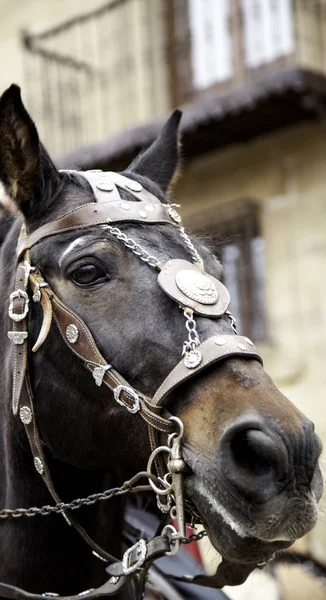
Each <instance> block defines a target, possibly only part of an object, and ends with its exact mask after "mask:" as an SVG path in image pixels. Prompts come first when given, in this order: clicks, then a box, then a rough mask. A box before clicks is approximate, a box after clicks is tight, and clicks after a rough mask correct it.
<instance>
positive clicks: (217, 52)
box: [189, 0, 233, 88]
mask: <svg viewBox="0 0 326 600" xmlns="http://www.w3.org/2000/svg"><path fill="white" fill-rule="evenodd" d="M229 17H230V1H229V0H219V1H218V2H216V0H189V21H190V35H191V63H192V73H193V84H194V87H195V88H206V87H209V86H210V85H212V84H213V83H218V82H221V81H225V80H226V79H229V78H230V77H231V76H232V72H233V65H232V40H231V36H230V32H229Z"/></svg>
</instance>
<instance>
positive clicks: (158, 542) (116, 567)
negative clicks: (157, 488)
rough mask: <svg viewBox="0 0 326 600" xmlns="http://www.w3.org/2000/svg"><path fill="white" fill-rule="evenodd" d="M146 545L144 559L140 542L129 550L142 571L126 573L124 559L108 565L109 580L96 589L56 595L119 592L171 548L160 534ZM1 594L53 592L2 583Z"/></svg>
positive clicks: (40, 598) (31, 598) (39, 599)
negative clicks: (142, 558)
mask: <svg viewBox="0 0 326 600" xmlns="http://www.w3.org/2000/svg"><path fill="white" fill-rule="evenodd" d="M144 545H145V547H146V556H145V558H144V560H143V561H140V560H139V554H138V551H137V548H139V544H135V546H134V547H133V549H130V550H129V551H127V553H128V558H129V561H128V562H129V563H130V565H131V567H132V566H133V565H136V564H137V562H138V563H139V568H140V569H142V571H140V570H138V569H137V568H135V570H131V571H130V572H129V573H125V567H124V565H123V561H117V562H115V563H114V564H113V565H110V566H109V567H107V569H106V572H107V574H108V575H109V579H108V581H106V583H104V584H103V585H101V586H100V587H98V588H96V589H90V590H88V591H87V592H86V591H85V592H81V593H79V594H76V595H74V596H59V595H56V594H55V596H56V597H57V598H59V600H60V599H62V600H80V598H81V597H85V598H87V600H93V598H104V597H106V596H114V595H115V594H117V593H118V592H119V591H120V590H121V589H122V588H123V587H124V586H125V585H126V584H127V583H128V582H130V581H131V580H132V579H134V578H138V579H139V578H140V577H141V578H143V577H144V575H145V574H146V572H147V570H148V568H149V567H150V565H151V563H152V562H153V561H154V560H156V559H157V558H161V557H162V556H164V555H165V554H166V552H168V551H169V550H170V544H169V541H168V538H167V537H165V536H164V537H163V536H158V537H156V538H154V539H152V540H150V541H149V542H146V543H145V542H144ZM0 595H1V597H3V598H11V599H12V600H44V598H46V597H47V595H48V596H49V597H50V596H52V595H53V594H46V593H43V594H33V593H30V592H26V591H25V590H22V589H21V588H18V587H15V586H12V585H7V584H4V583H0Z"/></svg>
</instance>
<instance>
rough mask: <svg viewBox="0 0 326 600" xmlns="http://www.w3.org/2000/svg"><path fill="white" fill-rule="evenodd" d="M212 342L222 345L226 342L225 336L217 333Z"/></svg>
mask: <svg viewBox="0 0 326 600" xmlns="http://www.w3.org/2000/svg"><path fill="white" fill-rule="evenodd" d="M214 344H216V345H217V346H224V344H226V339H225V337H223V336H221V335H218V336H217V337H216V338H214Z"/></svg>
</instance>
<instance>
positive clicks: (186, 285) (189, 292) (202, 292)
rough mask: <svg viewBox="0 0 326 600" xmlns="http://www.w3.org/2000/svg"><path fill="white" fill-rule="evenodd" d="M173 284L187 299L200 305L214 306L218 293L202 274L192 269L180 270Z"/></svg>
mask: <svg viewBox="0 0 326 600" xmlns="http://www.w3.org/2000/svg"><path fill="white" fill-rule="evenodd" d="M175 282H176V284H177V286H178V288H179V290H181V291H182V292H183V293H184V294H185V295H186V296H187V297H188V298H191V300H196V302H200V303H201V304H215V303H216V302H217V300H218V291H217V289H216V285H215V284H214V283H213V281H212V280H211V279H210V278H209V277H208V276H207V275H205V274H204V273H200V272H199V271H194V270H193V269H191V270H190V269H182V270H181V271H178V273H177V274H176V276H175Z"/></svg>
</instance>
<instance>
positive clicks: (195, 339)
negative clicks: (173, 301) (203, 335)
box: [182, 310, 200, 356]
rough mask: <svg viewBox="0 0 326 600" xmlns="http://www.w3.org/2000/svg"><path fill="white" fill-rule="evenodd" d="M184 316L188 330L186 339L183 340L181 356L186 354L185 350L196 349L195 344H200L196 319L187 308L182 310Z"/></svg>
mask: <svg viewBox="0 0 326 600" xmlns="http://www.w3.org/2000/svg"><path fill="white" fill-rule="evenodd" d="M183 314H184V316H185V317H186V328H187V331H188V340H186V341H185V342H183V350H182V356H184V355H185V354H186V352H191V351H192V350H196V348H197V346H199V344H200V339H199V336H198V332H197V325H196V321H195V319H194V317H193V314H192V312H189V310H184V311H183Z"/></svg>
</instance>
